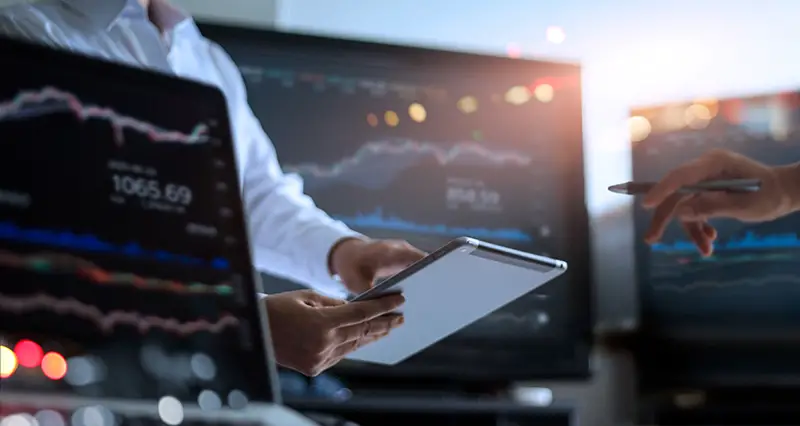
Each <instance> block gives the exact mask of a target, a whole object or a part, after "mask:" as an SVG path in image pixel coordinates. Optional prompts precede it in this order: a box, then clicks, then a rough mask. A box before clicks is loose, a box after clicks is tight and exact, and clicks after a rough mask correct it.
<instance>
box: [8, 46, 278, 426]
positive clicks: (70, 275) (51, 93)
mask: <svg viewBox="0 0 800 426" xmlns="http://www.w3.org/2000/svg"><path fill="white" fill-rule="evenodd" d="M0 56H2V57H4V58H6V65H7V66H8V67H7V69H6V74H5V78H4V79H3V81H2V82H0V92H1V93H2V94H1V95H0V96H1V97H2V101H0V134H2V140H3V143H2V145H1V148H0V366H1V367H2V368H0V381H2V394H3V395H2V399H3V401H4V402H8V404H12V402H11V400H12V399H11V395H12V394H22V395H25V394H31V395H36V398H35V399H39V400H42V399H44V398H46V396H45V395H50V396H52V397H54V398H56V397H64V398H73V397H75V398H84V399H87V400H91V401H100V400H105V399H117V400H126V401H137V400H139V401H143V402H147V401H150V406H153V407H155V405H156V404H155V401H157V400H158V401H161V403H163V404H165V405H164V406H165V407H167V408H168V409H169V410H172V411H174V410H175V407H177V409H178V410H180V409H181V407H182V406H183V407H187V409H188V407H190V406H192V407H199V409H203V410H211V411H217V409H227V408H244V407H248V406H249V407H252V406H253V403H259V402H270V401H273V396H274V386H273V383H274V381H271V380H270V379H271V374H270V370H274V363H273V362H272V358H271V357H269V356H268V351H269V347H268V345H267V344H266V340H265V337H266V334H265V330H266V327H264V326H263V324H264V322H263V320H264V319H265V318H263V317H264V314H263V310H260V309H258V302H257V297H256V291H257V285H256V283H257V282H258V281H257V276H256V275H254V273H253V270H252V263H251V261H250V253H249V245H248V238H247V233H246V227H245V221H244V215H243V209H242V203H241V199H240V191H239V190H238V188H239V180H238V174H237V171H236V163H235V157H234V154H233V146H232V140H231V135H230V129H229V124H228V116H227V109H226V103H225V100H224V98H223V96H222V94H221V93H220V92H219V91H218V90H217V89H214V88H211V87H209V86H205V85H200V84H197V83H192V82H189V81H187V80H182V79H178V78H173V77H169V76H166V75H164V74H161V73H152V72H148V71H143V70H140V69H136V68H130V67H127V66H122V65H116V64H111V63H107V62H105V61H100V60H95V59H89V58H87V57H83V56H77V55H73V54H70V53H65V52H60V51H54V50H50V49H48V48H44V47H38V46H34V45H28V44H24V43H18V42H11V41H7V40H1V41H0ZM272 378H274V377H272ZM98 403H99V402H98ZM161 403H160V404H161ZM9 406H10V405H9ZM160 406H161V405H159V407H160ZM222 411H225V410H222ZM173 414H174V413H173ZM170 418H171V419H174V418H175V417H174V416H173V417H170ZM171 421H173V420H170V422H171ZM168 423H169V422H168ZM53 424H54V423H53ZM170 424H173V423H170ZM175 424H176V423H175Z"/></svg>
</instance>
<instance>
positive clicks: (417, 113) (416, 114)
mask: <svg viewBox="0 0 800 426" xmlns="http://www.w3.org/2000/svg"><path fill="white" fill-rule="evenodd" d="M408 116H409V117H411V119H412V120H414V121H416V122H417V123H422V122H423V121H425V119H426V118H427V117H428V111H426V110H425V107H424V106H422V104H420V103H417V102H414V103H413V104H411V105H410V106H409V107H408Z"/></svg>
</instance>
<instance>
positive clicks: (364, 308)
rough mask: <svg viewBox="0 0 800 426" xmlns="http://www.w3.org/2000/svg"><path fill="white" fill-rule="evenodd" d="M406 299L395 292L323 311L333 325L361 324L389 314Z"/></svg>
mask: <svg viewBox="0 0 800 426" xmlns="http://www.w3.org/2000/svg"><path fill="white" fill-rule="evenodd" d="M405 301H406V299H405V297H403V295H402V294H393V295H390V296H385V297H381V298H379V299H372V300H365V301H363V302H350V303H347V304H345V305H341V306H334V307H330V308H325V309H324V310H323V313H324V314H325V315H327V316H328V318H329V319H330V320H331V321H332V322H333V324H331V325H332V326H333V327H337V328H339V327H345V326H348V325H355V324H360V323H362V322H366V321H369V320H371V319H373V318H377V317H379V316H381V315H383V314H388V313H391V312H393V311H394V310H396V309H397V308H399V307H400V306H401V305H402V304H403V303H404V302H405Z"/></svg>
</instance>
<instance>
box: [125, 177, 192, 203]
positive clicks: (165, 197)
mask: <svg viewBox="0 0 800 426" xmlns="http://www.w3.org/2000/svg"><path fill="white" fill-rule="evenodd" d="M111 180H112V182H113V185H114V192H115V193H117V194H120V195H124V196H127V197H139V198H146V199H148V200H153V201H162V202H168V203H173V204H180V205H184V206H188V205H190V204H191V203H192V189H191V188H189V187H188V186H185V185H179V184H174V183H167V184H162V183H161V182H159V181H157V180H155V179H147V178H142V177H137V176H126V175H112V176H111Z"/></svg>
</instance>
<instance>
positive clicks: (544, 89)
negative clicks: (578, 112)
mask: <svg viewBox="0 0 800 426" xmlns="http://www.w3.org/2000/svg"><path fill="white" fill-rule="evenodd" d="M554 95H555V90H553V86H551V85H549V84H540V85H538V86H536V88H535V89H533V96H534V97H535V98H536V100H537V101H539V102H542V103H547V102H550V101H552V100H553V96H554Z"/></svg>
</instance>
